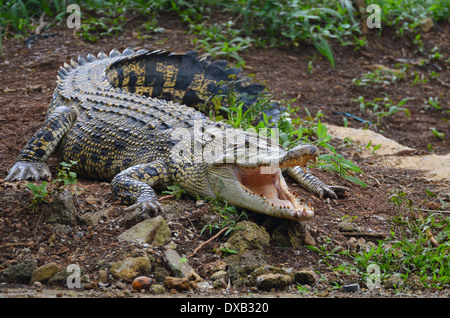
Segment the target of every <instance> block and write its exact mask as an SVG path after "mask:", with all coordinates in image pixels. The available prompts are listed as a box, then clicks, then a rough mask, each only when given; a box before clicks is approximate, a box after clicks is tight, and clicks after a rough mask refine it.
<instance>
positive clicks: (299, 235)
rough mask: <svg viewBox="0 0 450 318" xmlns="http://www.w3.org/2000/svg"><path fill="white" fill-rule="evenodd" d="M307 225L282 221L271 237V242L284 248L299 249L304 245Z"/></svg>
mask: <svg viewBox="0 0 450 318" xmlns="http://www.w3.org/2000/svg"><path fill="white" fill-rule="evenodd" d="M304 233H305V225H304V224H303V223H302V222H292V221H291V220H281V221H279V224H278V225H277V226H276V227H275V229H274V230H273V232H272V235H271V241H272V242H273V243H276V244H280V245H282V246H287V247H292V248H294V249H298V248H299V247H300V246H302V244H303V238H304Z"/></svg>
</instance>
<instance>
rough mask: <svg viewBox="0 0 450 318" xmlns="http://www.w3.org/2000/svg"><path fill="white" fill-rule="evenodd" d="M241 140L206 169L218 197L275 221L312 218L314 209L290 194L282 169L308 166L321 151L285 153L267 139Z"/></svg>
mask: <svg viewBox="0 0 450 318" xmlns="http://www.w3.org/2000/svg"><path fill="white" fill-rule="evenodd" d="M240 133H241V134H242V132H240ZM240 138H241V140H240V142H239V141H237V142H236V139H235V140H234V141H233V142H231V143H230V142H227V143H226V147H225V149H226V150H230V151H228V152H227V151H225V152H224V154H221V155H218V156H216V157H215V159H216V160H215V162H214V161H213V162H212V163H211V164H210V165H209V166H208V168H207V173H206V179H207V180H208V182H209V185H210V188H211V190H212V192H214V194H215V196H216V197H217V198H219V199H222V200H224V201H226V202H228V203H230V204H233V205H235V206H237V207H241V208H245V209H248V210H251V211H254V212H259V213H263V214H267V215H271V216H275V217H282V218H288V219H293V220H297V221H304V220H308V219H310V218H312V217H313V216H314V212H313V210H312V208H310V207H309V206H307V205H305V204H302V203H301V202H300V200H299V199H298V197H297V196H296V195H295V194H294V193H293V192H291V191H290V190H289V188H288V186H287V184H286V181H285V180H284V178H283V175H282V168H286V167H293V166H301V167H304V166H306V164H307V162H308V161H309V160H311V159H313V160H315V159H316V158H317V156H318V154H319V151H318V149H317V148H316V147H315V146H311V145H301V146H297V147H296V148H293V149H291V150H289V151H284V150H282V149H281V148H280V147H279V146H278V145H277V144H276V143H274V144H272V143H271V141H270V140H269V139H266V138H259V137H258V136H255V135H252V134H243V135H241V137H240ZM238 139H239V137H238ZM227 140H228V139H227ZM252 150H253V151H252ZM203 154H204V156H205V154H206V153H205V151H204V152H203ZM208 154H209V150H208Z"/></svg>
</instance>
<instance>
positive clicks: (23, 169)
mask: <svg viewBox="0 0 450 318" xmlns="http://www.w3.org/2000/svg"><path fill="white" fill-rule="evenodd" d="M51 176H52V174H51V172H50V170H49V168H48V166H47V165H46V164H45V163H43V162H36V161H17V162H16V163H15V164H14V166H13V167H12V168H11V169H10V170H9V174H8V176H7V177H6V178H5V181H22V180H30V179H31V180H35V181H38V180H46V179H48V178H50V177H51Z"/></svg>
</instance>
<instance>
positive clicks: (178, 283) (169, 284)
mask: <svg viewBox="0 0 450 318" xmlns="http://www.w3.org/2000/svg"><path fill="white" fill-rule="evenodd" d="M164 286H165V287H166V288H167V289H175V290H176V291H187V290H189V289H191V282H190V281H189V279H187V278H181V277H171V276H168V277H166V280H165V281H164Z"/></svg>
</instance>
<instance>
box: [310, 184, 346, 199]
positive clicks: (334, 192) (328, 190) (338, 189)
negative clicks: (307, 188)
mask: <svg viewBox="0 0 450 318" xmlns="http://www.w3.org/2000/svg"><path fill="white" fill-rule="evenodd" d="M346 191H348V192H350V190H349V189H348V188H346V187H342V186H324V187H322V188H321V189H320V190H319V191H318V195H319V197H320V198H321V199H322V198H324V197H325V198H331V199H336V200H337V199H339V197H342V196H343V194H344V192H346Z"/></svg>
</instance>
